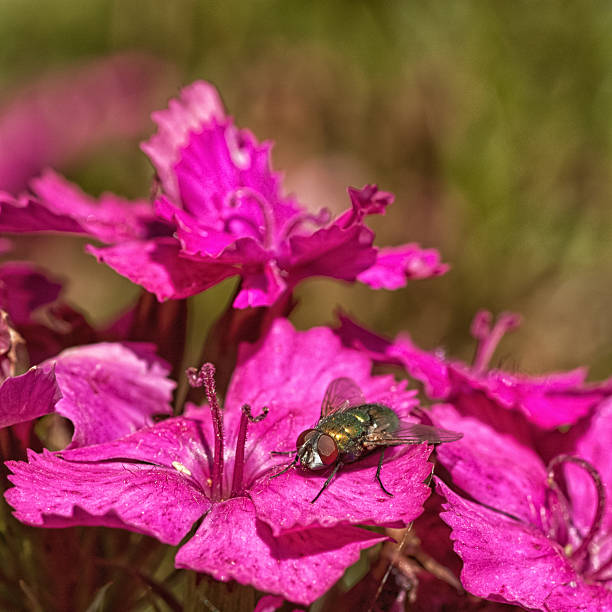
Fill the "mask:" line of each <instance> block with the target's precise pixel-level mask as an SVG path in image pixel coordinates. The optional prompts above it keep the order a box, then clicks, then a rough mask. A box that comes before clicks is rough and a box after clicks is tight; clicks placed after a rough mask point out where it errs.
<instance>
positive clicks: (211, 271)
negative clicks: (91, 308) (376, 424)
mask: <svg viewBox="0 0 612 612" xmlns="http://www.w3.org/2000/svg"><path fill="white" fill-rule="evenodd" d="M153 118H154V120H155V121H156V123H157V125H158V132H157V133H156V134H155V135H154V136H153V137H152V138H151V139H150V140H149V141H148V142H145V143H144V144H143V145H142V148H143V150H144V151H145V152H146V153H147V154H148V155H149V157H150V159H151V161H152V163H153V165H154V166H155V169H156V171H157V176H158V180H159V185H158V190H157V191H158V193H157V196H156V198H155V201H154V205H153V206H151V205H149V204H148V203H146V202H144V201H140V202H136V203H130V202H127V201H125V200H123V199H121V198H118V197H116V196H112V195H109V194H107V195H105V196H103V197H102V198H101V199H100V202H98V203H96V202H95V201H94V200H93V199H92V198H88V197H87V196H85V195H84V194H83V193H82V192H80V191H79V190H78V189H76V188H75V187H74V186H72V185H70V184H69V183H67V182H66V181H65V180H63V179H61V178H60V177H59V176H57V175H55V174H53V173H51V172H47V173H46V174H44V175H43V176H42V177H41V178H40V179H38V180H36V181H33V183H32V189H33V191H34V193H35V194H36V197H35V198H33V197H29V196H23V197H21V198H19V199H17V200H15V199H12V198H9V197H8V196H5V197H3V198H0V230H4V231H8V232H27V231H62V232H73V233H82V234H85V235H89V236H91V237H93V238H97V239H98V240H101V241H103V242H106V243H107V244H109V246H106V247H93V246H90V247H89V249H88V250H89V251H90V252H91V253H93V254H94V255H95V256H96V257H97V258H98V259H99V260H100V261H102V262H104V263H106V264H108V265H109V266H110V267H112V268H113V269H115V270H116V271H117V272H119V273H120V274H122V275H124V276H127V277H128V278H129V279H130V280H132V281H133V282H135V283H137V284H140V285H142V286H143V287H144V288H146V289H147V290H149V291H151V292H152V293H155V294H156V295H157V297H158V299H159V300H165V299H168V298H182V297H188V296H190V295H194V294H195V293H198V292H200V291H203V290H204V289H207V288H208V287H211V286H213V285H215V284H217V283H218V282H220V281H222V280H223V279H225V278H227V277H230V276H235V275H239V276H240V277H241V278H242V285H241V288H240V291H239V292H238V294H237V296H236V299H235V301H234V306H235V307H237V308H246V307H248V306H270V305H271V304H273V303H274V302H276V301H277V300H278V299H279V298H280V297H281V296H282V295H284V294H286V293H287V292H288V291H290V290H291V289H292V288H293V287H294V286H295V285H296V284H297V283H298V282H299V281H301V280H302V279H304V278H306V277H309V276H329V277H332V278H338V279H342V280H346V281H354V280H360V281H361V282H364V283H366V284H368V285H370V286H371V287H374V288H387V289H396V288H398V287H401V286H404V285H405V284H406V281H407V279H410V278H426V277H428V276H433V275H437V274H442V273H444V272H445V271H446V268H447V266H446V265H444V264H442V263H441V262H440V257H439V255H438V253H437V251H435V250H431V249H429V250H427V249H425V250H423V249H421V248H420V247H418V245H415V244H406V245H402V246H399V247H392V248H388V249H378V248H376V247H374V246H373V240H374V233H373V232H372V230H371V229H369V228H368V227H367V225H366V224H365V218H366V217H367V216H368V215H372V214H384V212H385V209H386V207H387V206H388V205H389V204H390V203H391V202H392V201H393V196H392V195H391V194H390V193H387V192H383V191H379V190H378V189H377V187H376V186H374V185H367V186H365V187H364V188H363V189H354V188H350V189H349V196H350V200H351V204H352V206H351V208H350V209H349V210H347V211H346V212H344V213H342V214H340V215H339V216H338V217H337V218H336V219H334V220H330V215H329V212H328V211H327V210H325V209H322V210H321V211H319V212H318V213H316V214H315V213H312V212H310V211H308V210H306V209H304V208H303V207H302V206H300V205H299V204H298V203H297V201H296V200H295V198H293V197H287V196H284V195H283V194H282V192H281V181H280V176H279V175H278V174H277V173H275V172H273V171H272V170H271V169H270V163H269V157H270V148H271V145H270V144H269V143H264V144H259V143H258V142H257V141H256V139H255V138H254V136H253V135H252V134H251V133H250V132H248V131H246V130H239V129H237V128H236V127H235V126H234V125H233V122H232V120H231V119H230V118H229V117H227V116H226V115H225V111H224V109H223V106H222V104H221V101H220V99H219V96H218V94H217V92H216V90H215V89H214V88H213V87H212V86H211V85H209V84H207V83H204V82H196V83H193V84H192V85H190V86H189V87H186V88H185V89H184V90H183V91H182V92H181V96H180V98H179V99H177V100H171V101H170V104H169V107H168V109H167V110H164V111H161V112H158V113H154V115H153Z"/></svg>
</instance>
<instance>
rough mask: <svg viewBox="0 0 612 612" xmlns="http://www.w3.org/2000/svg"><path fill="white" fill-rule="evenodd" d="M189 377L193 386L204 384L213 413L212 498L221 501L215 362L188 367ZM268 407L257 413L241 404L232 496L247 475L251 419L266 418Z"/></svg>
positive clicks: (220, 417)
mask: <svg viewBox="0 0 612 612" xmlns="http://www.w3.org/2000/svg"><path fill="white" fill-rule="evenodd" d="M186 373H187V379H188V381H189V384H190V385H191V386H192V387H203V388H204V391H205V392H206V397H207V399H208V405H209V406H210V411H211V414H212V422H213V431H214V436H215V450H214V456H213V469H212V474H211V483H210V498H211V501H214V502H216V501H221V500H222V499H224V497H223V446H224V434H223V411H222V410H221V406H220V404H219V400H218V398H217V392H216V386H215V366H214V365H213V364H212V363H205V364H204V365H203V366H202V367H201V368H200V370H199V371H198V370H197V369H196V368H188V369H187V371H186ZM267 414H268V407H267V406H264V407H263V408H262V413H261V414H260V415H259V416H257V417H254V416H253V415H252V414H251V407H250V406H249V405H248V404H244V405H243V406H242V415H241V417H240V427H239V430H238V438H237V440H236V453H235V459H234V474H233V476H232V488H231V490H230V495H229V497H236V496H237V495H240V493H242V491H243V488H244V487H243V479H244V450H245V445H246V440H247V429H248V426H249V423H258V422H259V421H262V420H263V419H265V418H266V415H267Z"/></svg>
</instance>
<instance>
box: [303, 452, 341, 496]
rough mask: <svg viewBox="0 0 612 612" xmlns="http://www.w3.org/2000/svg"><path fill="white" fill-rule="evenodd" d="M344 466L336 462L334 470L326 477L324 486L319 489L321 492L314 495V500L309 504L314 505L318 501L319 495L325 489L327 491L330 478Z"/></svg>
mask: <svg viewBox="0 0 612 612" xmlns="http://www.w3.org/2000/svg"><path fill="white" fill-rule="evenodd" d="M343 465H344V463H342V462H341V461H338V463H336V465H335V466H334V469H333V470H332V473H331V474H330V475H329V476H328V477H327V480H326V481H325V484H324V485H323V486H322V487H321V490H320V491H319V492H318V493H317V494H316V495H315V498H314V499H311V500H310V503H311V504H314V503H315V502H316V501H317V499H319V497H321V493H323V491H325V489H327V487H329V483H330V482H331V481H332V478H333V477H334V476H335V475H336V474H337V473H338V470H339V469H340V468H341V467H342V466H343Z"/></svg>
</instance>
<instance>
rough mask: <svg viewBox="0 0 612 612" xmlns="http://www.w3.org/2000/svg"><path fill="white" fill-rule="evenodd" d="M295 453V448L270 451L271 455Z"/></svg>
mask: <svg viewBox="0 0 612 612" xmlns="http://www.w3.org/2000/svg"><path fill="white" fill-rule="evenodd" d="M293 453H295V451H294V450H290V451H270V454H271V455H287V456H289V455H293Z"/></svg>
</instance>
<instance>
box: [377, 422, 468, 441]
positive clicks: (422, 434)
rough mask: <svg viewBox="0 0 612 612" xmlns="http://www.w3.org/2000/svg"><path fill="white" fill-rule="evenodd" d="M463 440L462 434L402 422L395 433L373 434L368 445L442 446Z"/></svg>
mask: <svg viewBox="0 0 612 612" xmlns="http://www.w3.org/2000/svg"><path fill="white" fill-rule="evenodd" d="M461 438H463V434H462V433H458V432H456V431H450V430H448V429H439V428H437V427H430V426H429V425H422V424H421V423H405V422H402V423H401V424H400V426H399V427H398V429H396V430H395V431H393V432H385V431H382V432H377V431H376V430H375V431H373V432H371V433H370V434H369V435H368V437H367V438H366V443H367V444H371V445H374V446H396V445H400V444H421V443H422V442H426V443H427V444H441V443H442V442H455V441H456V440H460V439H461Z"/></svg>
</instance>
